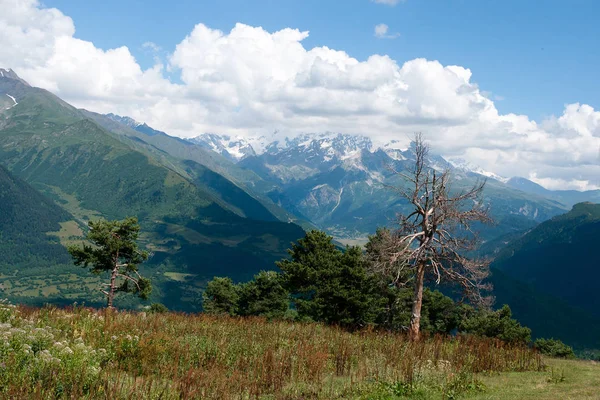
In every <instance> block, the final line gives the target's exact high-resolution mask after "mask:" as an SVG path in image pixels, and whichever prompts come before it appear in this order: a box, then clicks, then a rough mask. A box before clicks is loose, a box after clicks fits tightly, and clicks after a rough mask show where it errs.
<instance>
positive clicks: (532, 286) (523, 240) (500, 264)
mask: <svg viewBox="0 0 600 400" xmlns="http://www.w3.org/2000/svg"><path fill="white" fill-rule="evenodd" d="M599 243H600V205H599V204H592V203H580V204H576V205H575V206H574V207H573V209H572V210H571V211H570V212H568V213H566V214H564V215H560V216H557V217H554V218H552V219H551V220H549V221H546V222H543V223H541V224H540V225H538V226H537V227H535V228H534V229H532V230H531V231H529V232H528V233H526V234H524V235H520V236H519V237H518V238H516V239H515V240H514V241H512V242H511V243H509V244H508V245H507V246H506V247H505V248H504V249H502V250H501V251H500V252H499V253H498V256H497V258H496V260H495V261H494V262H493V264H492V271H493V275H492V282H493V284H494V294H495V295H496V300H497V303H498V304H504V303H507V304H510V306H511V308H512V309H513V312H514V315H515V317H516V318H518V319H519V321H521V322H522V323H523V324H525V325H527V326H529V327H531V328H532V330H533V332H534V334H535V335H537V336H545V337H550V336H554V337H559V338H561V339H562V340H564V341H566V342H568V343H570V344H572V345H574V346H576V347H579V348H586V347H587V348H597V347H599V346H600V312H599V311H598V310H600V308H599V306H600V299H599V298H598V295H597V288H596V287H597V284H596V282H597V281H598V278H600V268H599V267H600V253H599V252H598V249H597V246H598V244H599Z"/></svg>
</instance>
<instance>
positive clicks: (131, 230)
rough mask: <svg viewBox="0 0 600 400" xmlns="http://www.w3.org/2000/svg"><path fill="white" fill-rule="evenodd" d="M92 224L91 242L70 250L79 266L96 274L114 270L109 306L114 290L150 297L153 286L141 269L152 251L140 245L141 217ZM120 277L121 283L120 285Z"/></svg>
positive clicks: (108, 298)
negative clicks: (141, 248)
mask: <svg viewBox="0 0 600 400" xmlns="http://www.w3.org/2000/svg"><path fill="white" fill-rule="evenodd" d="M89 227H90V230H89V232H88V233H87V235H86V239H87V240H88V241H90V242H91V244H86V243H83V244H82V246H77V245H71V246H69V248H68V250H69V253H71V256H72V257H73V260H74V262H75V265H79V266H83V267H84V268H90V270H91V271H92V272H93V273H94V274H101V273H103V272H110V273H111V279H110V283H109V284H107V285H108V290H107V292H106V297H107V300H108V306H109V307H112V299H113V296H114V292H125V293H135V294H136V295H138V296H139V297H140V298H142V299H147V298H148V296H149V294H150V292H151V291H152V285H151V283H150V280H149V279H147V278H143V277H142V276H140V274H139V273H138V268H139V264H141V263H142V262H144V261H145V260H146V259H148V252H146V251H141V250H139V248H138V244H137V240H138V236H139V232H140V226H139V224H138V221H137V218H135V217H130V218H126V219H124V220H122V221H105V220H98V221H90V222H89ZM117 280H118V281H120V282H121V283H120V284H117V283H116V282H117ZM117 285H118V286H117Z"/></svg>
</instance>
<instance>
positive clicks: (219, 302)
mask: <svg viewBox="0 0 600 400" xmlns="http://www.w3.org/2000/svg"><path fill="white" fill-rule="evenodd" d="M239 299H240V293H239V288H238V287H237V286H236V285H235V284H234V283H233V281H232V280H231V278H220V277H215V278H214V279H213V280H212V281H210V282H208V284H207V285H206V290H205V291H204V293H202V308H203V309H204V312H206V313H208V314H229V315H235V314H236V313H237V306H238V301H239Z"/></svg>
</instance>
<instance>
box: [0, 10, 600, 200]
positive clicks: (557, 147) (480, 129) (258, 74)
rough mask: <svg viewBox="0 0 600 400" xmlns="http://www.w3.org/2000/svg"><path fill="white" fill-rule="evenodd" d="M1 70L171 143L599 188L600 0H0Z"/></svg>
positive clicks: (562, 187) (555, 186)
mask: <svg viewBox="0 0 600 400" xmlns="http://www.w3.org/2000/svg"><path fill="white" fill-rule="evenodd" d="M0 10H1V11H2V12H0V67H5V68H13V69H14V70H15V71H16V72H17V73H18V74H19V75H21V76H22V77H23V78H24V79H26V80H27V81H29V82H30V83H31V84H33V85H35V86H40V87H43V88H46V89H48V90H50V91H52V92H54V93H55V94H57V95H59V96H60V97H62V98H63V99H65V100H66V101H69V102H70V103H72V104H74V105H76V106H78V107H83V108H87V109H89V110H92V111H97V112H114V113H117V114H121V115H128V116H131V117H133V118H135V119H137V120H139V121H143V122H147V123H148V124H149V125H151V126H153V127H154V128H157V129H161V130H164V131H165V132H167V133H169V134H173V135H177V136H181V137H191V136H196V135H199V134H201V133H204V132H214V133H224V134H232V135H240V136H246V137H247V136H256V135H261V134H265V133H269V132H273V131H275V130H277V131H279V132H284V133H285V134H289V135H294V134H297V133H301V132H324V131H334V132H342V133H350V134H363V135H366V136H369V137H371V138H372V139H373V140H374V141H375V142H376V143H377V142H385V141H388V140H391V139H396V140H400V142H401V143H402V144H403V145H407V143H404V142H407V141H408V140H409V138H410V136H411V135H412V133H413V132H415V131H421V132H423V133H424V135H425V137H426V138H427V139H428V140H429V141H430V143H431V145H432V148H433V149H434V150H435V151H436V152H438V153H440V154H443V155H444V156H446V157H448V158H451V159H458V158H461V159H465V160H467V161H468V162H470V163H472V164H474V165H477V166H480V167H481V168H483V169H485V170H489V171H492V172H494V173H497V174H500V175H503V176H507V177H509V176H524V177H526V178H529V179H532V180H534V181H536V182H538V183H540V184H542V185H544V186H546V187H548V188H551V189H579V190H583V189H596V188H600V111H597V110H599V109H600V79H598V72H597V71H598V65H600V51H598V50H597V49H598V38H600V24H598V23H597V21H598V19H599V17H600V2H597V1H595V0H572V1H569V2H565V1H564V0H562V1H554V0H545V1H516V0H504V1H494V0H347V1H344V2H341V1H325V0H321V1H317V0H303V1H300V0H268V1H267V0H253V1H248V0H219V1H199V0H195V1H193V0H173V1H171V2H164V1H160V2H159V1H154V0H146V1H139V0H120V1H114V0H102V1H96V0H86V1H85V2H83V1H79V0H45V1H43V2H41V1H37V0H0Z"/></svg>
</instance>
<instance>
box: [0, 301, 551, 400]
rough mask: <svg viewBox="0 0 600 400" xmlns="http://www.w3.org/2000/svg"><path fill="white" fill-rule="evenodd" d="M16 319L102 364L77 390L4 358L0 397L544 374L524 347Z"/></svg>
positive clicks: (456, 383) (102, 318)
mask: <svg viewBox="0 0 600 400" xmlns="http://www.w3.org/2000/svg"><path fill="white" fill-rule="evenodd" d="M17 310H18V311H16V313H17V315H18V318H17V319H13V325H18V324H19V322H18V321H19V320H22V321H29V322H30V323H33V324H35V325H36V326H39V327H45V329H48V331H51V332H54V339H53V340H54V341H59V340H65V341H67V342H69V343H72V342H73V341H76V340H79V341H81V340H82V341H83V342H84V343H85V345H86V346H89V348H91V349H105V350H106V356H104V357H103V358H102V359H101V361H99V362H100V364H98V365H99V366H100V371H99V373H98V374H97V375H93V374H91V375H90V378H89V379H87V380H82V381H80V380H78V379H75V378H73V374H77V371H76V368H75V367H73V368H70V367H69V365H67V362H66V361H64V362H63V364H62V365H59V366H55V367H52V368H54V369H53V370H52V371H50V372H49V373H48V374H46V375H44V379H39V378H36V379H33V377H31V376H28V375H27V374H22V373H21V372H22V371H21V370H19V371H21V372H19V371H17V369H18V368H19V366H18V365H17V364H15V362H16V361H15V360H16V358H15V356H12V357H13V358H12V359H11V358H10V357H11V356H10V355H8V356H4V357H5V359H4V361H3V364H2V365H3V366H4V368H5V372H8V375H6V374H5V375H4V377H3V378H2V379H0V397H2V396H7V397H8V398H34V399H35V398H56V397H57V396H58V397H61V396H62V397H63V398H109V399H133V398H135V399H200V398H201V399H262V398H264V399H318V398H323V399H333V398H397V397H398V396H413V395H414V396H418V395H419V393H430V394H431V395H432V396H433V395H435V396H436V397H438V398H455V397H456V396H457V395H460V394H461V393H464V392H468V391H470V390H479V389H481V388H482V386H481V385H480V384H479V379H478V378H477V374H488V373H492V372H508V371H510V372H519V371H540V370H542V369H543V363H542V360H541V357H540V356H539V355H538V354H537V353H535V352H533V351H531V350H529V349H527V348H521V347H510V346H507V345H504V344H502V343H500V342H497V341H493V340H488V339H481V338H474V337H459V338H456V339H449V338H442V337H435V338H430V339H425V340H422V341H420V342H416V343H415V342H410V341H408V340H407V339H406V337H405V336H404V335H400V334H392V333H387V332H378V331H372V330H365V331H362V332H357V333H348V332H345V331H343V330H341V329H337V328H332V327H326V326H323V325H319V324H300V323H289V322H283V321H275V322H268V321H265V320H264V319H261V318H248V319H237V318H227V317H214V316H208V315H184V314H175V313H164V314H145V313H132V312H113V313H108V314H106V313H105V312H104V311H97V310H91V309H83V308H77V309H66V310H63V309H56V308H44V309H35V308H18V309H17ZM0 322H1V321H0ZM0 333H1V332H0ZM57 336H61V337H57ZM38 351H39V349H38ZM99 351H100V350H99ZM102 351H104V350H102ZM94 354H96V352H94ZM2 356H3V353H2V352H0V357H2ZM57 357H58V356H57ZM0 362H2V359H1V358H0ZM73 362H75V361H73ZM77 362H81V361H77ZM78 368H79V367H78ZM7 376H8V378H7ZM3 398H4V397H3ZM427 398H430V397H427Z"/></svg>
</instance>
